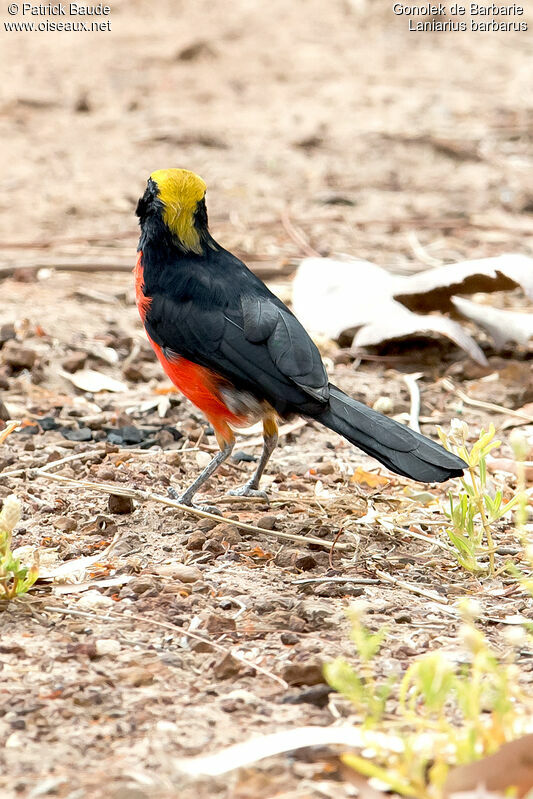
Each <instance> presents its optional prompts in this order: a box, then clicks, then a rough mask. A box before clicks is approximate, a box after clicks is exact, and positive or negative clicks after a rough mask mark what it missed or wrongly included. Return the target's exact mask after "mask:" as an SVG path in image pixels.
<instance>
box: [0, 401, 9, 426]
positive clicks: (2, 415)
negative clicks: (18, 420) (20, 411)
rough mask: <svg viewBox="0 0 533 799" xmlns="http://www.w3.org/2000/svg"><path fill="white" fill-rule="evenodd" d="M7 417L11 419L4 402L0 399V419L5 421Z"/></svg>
mask: <svg viewBox="0 0 533 799" xmlns="http://www.w3.org/2000/svg"><path fill="white" fill-rule="evenodd" d="M8 419H11V415H10V413H9V411H8V409H7V408H6V406H5V405H4V403H3V402H2V401H1V400H0V421H2V422H7V420H8Z"/></svg>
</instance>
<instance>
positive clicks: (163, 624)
mask: <svg viewBox="0 0 533 799" xmlns="http://www.w3.org/2000/svg"><path fill="white" fill-rule="evenodd" d="M43 610H46V611H48V612H49V613H62V614H63V615H65V614H67V613H68V614H69V615H71V616H81V617H82V618H89V619H91V620H92V621H94V620H95V619H96V620H98V621H103V622H105V621H107V620H108V619H110V618H111V619H118V620H120V621H121V622H124V620H128V619H131V620H132V621H136V622H142V623H144V624H150V625H152V626H154V627H162V628H163V629H165V630H171V632H173V633H174V635H185V636H187V637H188V638H192V639H193V640H194V641H201V642H202V643H204V644H208V645H209V646H211V647H213V649H216V650H217V651H218V652H222V653H223V654H224V655H228V654H229V655H231V656H232V657H233V658H235V660H238V661H239V663H242V664H243V665H244V666H246V667H247V668H252V669H255V670H256V671H258V672H260V673H261V674H263V675H264V676H265V677H269V678H270V679H271V680H274V682H277V683H278V684H279V685H281V686H282V688H288V687H289V686H288V684H287V683H286V682H285V680H283V679H282V678H281V677H278V676H277V674H272V672H270V671H267V669H264V668H263V667H262V666H258V665H257V663H253V662H252V661H250V660H248V659H247V658H244V657H242V655H239V653H238V652H233V651H232V650H231V649H228V648H227V647H225V646H222V645H221V644H218V643H215V642H214V641H210V640H209V638H205V637H204V636H203V635H199V634H198V633H194V632H192V631H191V630H184V629H183V628H181V627H178V628H177V627H175V626H173V625H172V624H167V623H166V622H164V621H156V620H155V619H149V618H147V617H146V616H135V615H134V614H130V613H128V614H127V615H126V614H123V613H117V612H115V611H113V610H111V611H108V612H107V613H105V614H103V615H102V616H99V615H98V614H97V613H88V612H87V611H84V610H77V609H75V608H62V607H56V606H54V605H45V606H44V608H43Z"/></svg>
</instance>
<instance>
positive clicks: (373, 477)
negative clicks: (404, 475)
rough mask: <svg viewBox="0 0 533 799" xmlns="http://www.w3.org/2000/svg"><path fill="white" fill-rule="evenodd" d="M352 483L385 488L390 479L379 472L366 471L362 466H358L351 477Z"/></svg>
mask: <svg viewBox="0 0 533 799" xmlns="http://www.w3.org/2000/svg"><path fill="white" fill-rule="evenodd" d="M350 483H357V485H360V486H367V487H368V488H384V487H385V486H388V485H389V483H390V480H389V479H388V478H387V477H383V475H382V474H379V473H377V472H365V470H364V469H363V468H362V467H361V466H358V467H357V469H356V470H355V472H354V473H353V474H352V476H351V477H350Z"/></svg>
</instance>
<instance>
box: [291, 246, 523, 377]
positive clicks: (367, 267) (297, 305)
mask: <svg viewBox="0 0 533 799" xmlns="http://www.w3.org/2000/svg"><path fill="white" fill-rule="evenodd" d="M517 286H521V287H522V288H523V290H524V291H525V292H526V294H528V296H531V297H533V259H532V258H527V257H526V256H522V255H502V256H500V257H498V258H485V259H481V260H477V261H464V262H461V263H457V264H451V265H449V266H443V267H437V268H435V269H428V270H427V271H424V272H419V273H417V274H414V275H409V276H407V277H405V276H402V275H393V274H390V273H389V272H387V271H386V270H385V269H382V268H381V267H379V266H376V265H375V264H372V263H370V262H369V261H361V260H356V259H349V258H344V259H333V258H306V259H305V260H303V261H302V262H301V264H300V266H299V267H298V271H297V273H296V277H295V280H294V284H293V307H294V310H295V313H296V315H297V316H298V318H299V319H300V321H301V322H302V324H303V325H304V326H305V327H307V328H308V329H309V330H311V331H312V332H313V334H316V335H322V336H328V337H329V338H333V339H336V338H338V337H339V336H340V335H341V333H347V332H350V331H353V332H354V333H355V338H354V345H355V346H359V347H362V346H369V345H376V344H382V343H384V342H385V341H390V340H391V339H397V338H405V337H408V336H413V335H420V334H421V333H422V334H429V335H438V336H445V337H446V338H449V339H450V340H451V341H453V342H454V343H455V344H457V346H459V347H461V349H463V350H464V351H465V352H467V353H468V355H469V356H470V357H471V358H472V359H473V360H475V361H477V362H478V363H480V364H483V365H485V364H486V362H487V361H486V358H485V356H484V354H483V352H482V350H481V349H480V348H479V346H478V345H477V344H476V342H475V341H474V340H473V339H472V337H471V336H469V335H468V333H467V332H466V331H465V330H464V329H463V328H462V326H461V325H460V324H459V323H458V322H455V321H454V320H452V319H448V318H446V317H443V316H437V315H427V314H417V313H414V311H425V312H429V311H441V312H443V311H445V312H454V309H455V306H454V301H455V300H454V295H456V294H471V293H474V292H479V291H488V292H491V291H502V290H505V289H514V288H516V287H517ZM459 302H460V300H459ZM517 321H518V322H519V321H520V320H517ZM493 327H494V325H493ZM496 328H497V323H496ZM496 328H495V329H496ZM496 338H497V340H499V339H498V334H497V336H496Z"/></svg>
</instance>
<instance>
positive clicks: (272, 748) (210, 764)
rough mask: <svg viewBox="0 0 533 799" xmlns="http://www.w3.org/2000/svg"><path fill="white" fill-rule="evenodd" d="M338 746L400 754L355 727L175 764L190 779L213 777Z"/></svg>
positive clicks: (386, 740)
mask: <svg viewBox="0 0 533 799" xmlns="http://www.w3.org/2000/svg"><path fill="white" fill-rule="evenodd" d="M337 744H338V745H340V746H350V747H357V748H365V747H368V746H370V747H371V746H372V745H374V746H378V747H379V748H380V749H381V748H383V749H388V750H389V751H391V752H402V751H403V742H402V740H401V739H400V738H399V737H398V736H395V735H384V734H383V733H379V732H374V731H372V730H362V729H360V728H359V727H354V726H343V727H295V728H294V729H292V730H285V731H283V732H275V733H271V734H270V735H263V736H261V737H259V738H253V739H252V740H250V741H245V742H244V743H241V744H235V745H234V746H229V747H227V748H226V749H223V750H222V751H220V752H218V753H217V754H215V755H207V756H203V755H201V756H200V757H190V758H182V759H180V760H177V761H176V766H177V768H178V769H179V771H181V772H183V773H185V774H190V775H191V776H200V775H207V776H217V775H219V774H227V772H228V771H232V770H233V769H236V768H242V767H243V766H249V765H250V764H252V763H257V762H258V761H259V760H263V759H264V758H265V757H272V756H273V755H279V754H282V753H283V752H291V751H294V750H296V749H303V748H304V747H307V746H326V745H333V746H335V745H337Z"/></svg>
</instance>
